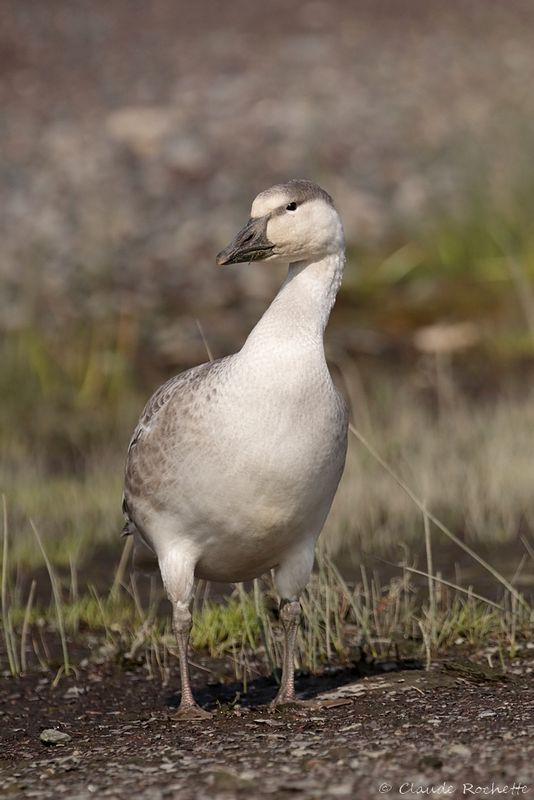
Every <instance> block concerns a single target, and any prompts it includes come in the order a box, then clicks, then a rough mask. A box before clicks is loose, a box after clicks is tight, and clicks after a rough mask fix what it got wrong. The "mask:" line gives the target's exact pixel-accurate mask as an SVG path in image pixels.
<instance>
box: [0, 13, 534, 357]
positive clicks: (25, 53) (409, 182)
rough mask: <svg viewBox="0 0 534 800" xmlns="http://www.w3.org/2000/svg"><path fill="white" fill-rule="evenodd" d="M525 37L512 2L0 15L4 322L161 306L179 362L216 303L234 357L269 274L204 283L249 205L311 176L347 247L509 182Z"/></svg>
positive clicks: (57, 320) (521, 106) (522, 92)
mask: <svg viewBox="0 0 534 800" xmlns="http://www.w3.org/2000/svg"><path fill="white" fill-rule="evenodd" d="M533 24H534V5H533V4H532V3H531V2H528V0H508V2H506V3H502V2H498V1H497V0H471V2H469V3H463V2H459V1H458V0H455V1H454V2H449V3H443V2H441V1H440V0H410V2H409V3H399V2H396V0H373V2H371V0H357V1H356V2H352V0H351V2H349V1H348V0H340V1H339V2H336V3H326V2H321V1H320V0H313V1H312V0H295V2H292V3H287V2H282V0H273V1H272V2H270V3H254V4H253V3H247V2H245V0H235V2H232V3H226V4H217V5H215V4H214V3H213V2H210V0H196V2H195V3H186V2H175V3H169V2H166V1H165V0H152V2H151V3H149V4H147V3H142V2H139V1H138V0H115V2H113V3H107V4H104V3H100V4H95V3H94V2H91V0H76V2H73V1H72V0H46V2H41V3H37V4H36V3H33V4H27V3H20V2H18V0H4V2H3V3H2V5H1V8H0V31H1V33H0V69H1V70H2V82H1V84H0V103H1V106H2V109H3V112H4V113H3V114H2V119H1V120H0V144H1V147H0V178H1V180H0V204H1V206H2V215H1V217H0V289H1V295H2V297H3V298H5V301H4V304H5V308H2V323H1V324H2V326H4V327H7V328H9V327H12V328H13V327H15V328H16V327H20V326H21V325H23V324H25V323H26V322H27V321H28V320H30V321H31V320H32V319H33V318H34V317H35V316H37V317H38V318H40V319H41V321H42V323H43V324H46V325H48V326H54V325H56V326H57V325H61V324H63V323H65V322H69V321H70V322H72V321H73V320H74V321H75V320H77V319H79V318H80V316H82V317H85V316H87V315H89V316H92V317H96V318H99V317H102V316H105V315H107V314H109V313H113V314H116V313H117V312H118V311H122V312H125V311H129V310H132V311H135V313H136V314H138V315H142V314H144V313H145V312H146V313H150V312H154V311H155V310H157V311H158V312H159V313H160V315H162V314H164V312H165V311H166V310H168V309H169V308H170V309H172V317H173V318H176V317H177V316H180V322H179V324H177V325H176V326H174V327H172V326H170V327H169V329H168V331H166V332H165V331H164V332H163V333H161V332H160V336H161V341H160V342H158V346H159V349H160V351H161V352H162V353H163V354H165V352H167V354H168V356H169V358H172V359H173V360H174V361H178V360H180V354H183V353H184V352H185V353H188V354H189V357H188V358H187V360H188V361H189V360H194V359H195V358H196V356H197V355H200V354H201V344H200V343H199V342H198V335H197V331H196V328H195V326H194V323H193V319H194V316H198V315H200V316H201V317H202V318H203V319H205V318H206V317H207V316H208V315H209V313H210V311H213V310H214V309H221V308H223V309H226V311H227V313H226V315H225V326H226V328H227V330H223V329H222V328H224V327H225V326H223V325H219V327H218V329H217V339H218V341H220V342H221V345H222V347H223V349H224V347H225V346H226V343H228V346H230V343H232V344H235V342H236V341H238V340H239V339H240V336H241V334H242V332H243V330H246V329H248V326H249V324H250V321H251V320H253V319H255V318H256V316H257V310H258V308H257V307H255V306H254V302H253V301H254V299H256V301H257V304H258V307H260V306H261V304H262V303H263V302H264V299H265V298H266V297H267V296H270V294H271V292H272V289H273V286H274V285H275V284H276V283H277V282H278V280H279V276H278V275H277V276H276V277H274V276H273V275H272V274H271V273H270V271H268V270H262V269H254V270H246V269H236V270H228V271H226V272H224V273H223V274H222V275H221V276H218V278H217V280H214V279H213V274H214V273H213V262H214V254H215V253H217V252H218V250H219V249H220V248H221V247H222V246H223V245H224V244H226V242H227V240H228V238H229V237H230V236H231V235H232V234H233V233H234V232H235V230H236V226H238V225H241V223H242V222H243V220H244V218H245V217H246V214H247V209H248V207H249V204H250V201H251V199H252V197H253V196H254V195H255V194H256V192H257V191H258V190H261V189H263V188H265V187H266V186H268V185H270V184H272V183H273V182H275V181H277V180H287V179H288V178H289V177H294V176H308V177H311V178H314V179H317V180H319V181H321V182H323V183H324V184H325V186H327V188H328V189H329V190H330V191H331V192H332V194H333V195H334V197H335V198H336V201H337V203H338V205H339V207H340V209H341V211H342V214H343V218H344V222H345V227H346V232H347V237H348V241H349V243H351V244H354V245H358V244H360V243H362V242H370V241H375V240H376V239H380V238H383V237H384V236H386V235H388V231H390V230H391V229H392V227H394V226H395V225H396V224H397V222H398V221H399V220H404V221H406V220H409V221H410V220H411V221H413V220H417V221H418V223H421V222H424V220H425V219H427V218H428V216H429V214H430V213H431V212H430V210H429V204H430V203H432V202H433V201H434V200H436V199H439V201H440V202H449V203H452V204H453V205H455V204H457V203H458V202H459V198H460V197H461V195H462V192H463V188H462V187H463V186H464V185H465V184H466V183H467V184H469V183H471V182H472V180H478V179H480V176H481V175H483V179H482V183H483V185H484V188H485V189H489V187H490V186H491V185H498V184H499V181H501V180H503V176H504V175H508V174H509V173H510V172H511V171H512V172H513V171H514V170H516V171H517V170H520V172H521V174H526V172H527V171H528V170H529V168H530V153H531V147H530V145H531V120H532V118H533V114H534V93H533V92H532V91H531V87H532V84H533V82H534V49H533V48H532V37H531V31H532V25H533ZM525 145H527V146H525ZM243 295H247V296H248V300H247V303H246V304H244V305H245V306H246V311H245V314H249V313H250V318H249V319H245V320H243V319H242V317H243V312H242V311H241V309H239V308H238V306H239V303H240V300H241V299H242V298H243ZM191 340H193V346H196V347H197V348H198V350H199V353H198V354H197V353H194V354H193V355H192V354H191V352H190V350H188V348H190V347H191ZM182 360H183V359H182Z"/></svg>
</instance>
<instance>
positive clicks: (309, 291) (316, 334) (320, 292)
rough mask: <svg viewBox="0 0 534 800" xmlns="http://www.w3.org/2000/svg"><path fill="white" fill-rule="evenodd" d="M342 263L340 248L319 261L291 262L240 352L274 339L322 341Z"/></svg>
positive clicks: (339, 280)
mask: <svg viewBox="0 0 534 800" xmlns="http://www.w3.org/2000/svg"><path fill="white" fill-rule="evenodd" d="M344 266H345V254H344V252H343V250H340V251H338V252H336V253H333V254H331V255H328V256H325V257H324V258H322V259H321V260H319V261H313V260H310V261H298V262H297V263H295V264H290V265H289V270H288V273H287V277H286V279H285V281H284V283H283V284H282V286H281V287H280V290H279V292H278V294H277V295H276V297H275V298H274V300H273V302H272V303H271V305H270V306H269V308H268V309H267V311H266V312H265V314H264V315H263V317H262V318H261V319H260V321H259V322H258V324H257V325H256V327H255V328H254V329H253V331H252V332H251V334H250V336H249V337H248V339H247V341H246V342H245V345H244V347H243V351H242V352H246V351H247V350H249V349H250V348H252V347H257V346H258V345H261V343H262V342H263V341H272V340H273V339H284V340H285V341H288V342H289V341H290V342H295V341H297V340H303V341H306V342H310V341H314V342H316V343H317V342H322V339H323V334H324V330H325V328H326V325H327V323H328V319H329V317H330V312H331V310H332V306H333V305H334V302H335V299H336V294H337V291H338V289H339V287H340V285H341V278H342V275H343V267H344Z"/></svg>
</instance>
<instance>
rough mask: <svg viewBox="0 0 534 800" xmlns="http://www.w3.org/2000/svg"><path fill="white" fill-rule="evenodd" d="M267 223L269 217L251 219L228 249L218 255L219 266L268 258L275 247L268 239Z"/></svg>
mask: <svg viewBox="0 0 534 800" xmlns="http://www.w3.org/2000/svg"><path fill="white" fill-rule="evenodd" d="M267 222H268V218H267V217H261V218H258V219H249V221H248V222H247V224H246V225H245V226H244V228H242V229H241V230H240V231H239V233H238V234H237V235H236V237H235V238H234V240H233V241H232V242H230V244H229V245H228V247H225V248H224V250H221V252H220V253H218V254H217V257H216V259H215V261H216V263H217V266H219V267H225V266H226V265H227V264H238V263H240V262H244V261H258V260H260V259H262V258H267V256H269V255H270V254H271V252H272V250H273V247H274V245H273V244H272V242H270V241H269V240H268V238H267Z"/></svg>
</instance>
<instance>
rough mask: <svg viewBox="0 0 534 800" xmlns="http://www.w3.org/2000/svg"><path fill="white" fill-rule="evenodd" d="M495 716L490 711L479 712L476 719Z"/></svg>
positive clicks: (493, 712) (494, 713) (495, 713)
mask: <svg viewBox="0 0 534 800" xmlns="http://www.w3.org/2000/svg"><path fill="white" fill-rule="evenodd" d="M496 716H497V712H496V711H490V710H489V709H488V710H487V711H481V712H480V714H479V715H478V718H479V719H485V718H486V717H496Z"/></svg>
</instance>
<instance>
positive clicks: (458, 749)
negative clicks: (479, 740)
mask: <svg viewBox="0 0 534 800" xmlns="http://www.w3.org/2000/svg"><path fill="white" fill-rule="evenodd" d="M449 753H453V754H454V755H456V756H462V758H469V757H470V756H471V750H470V749H469V748H468V747H466V746H465V744H453V745H452V746H451V747H449Z"/></svg>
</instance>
